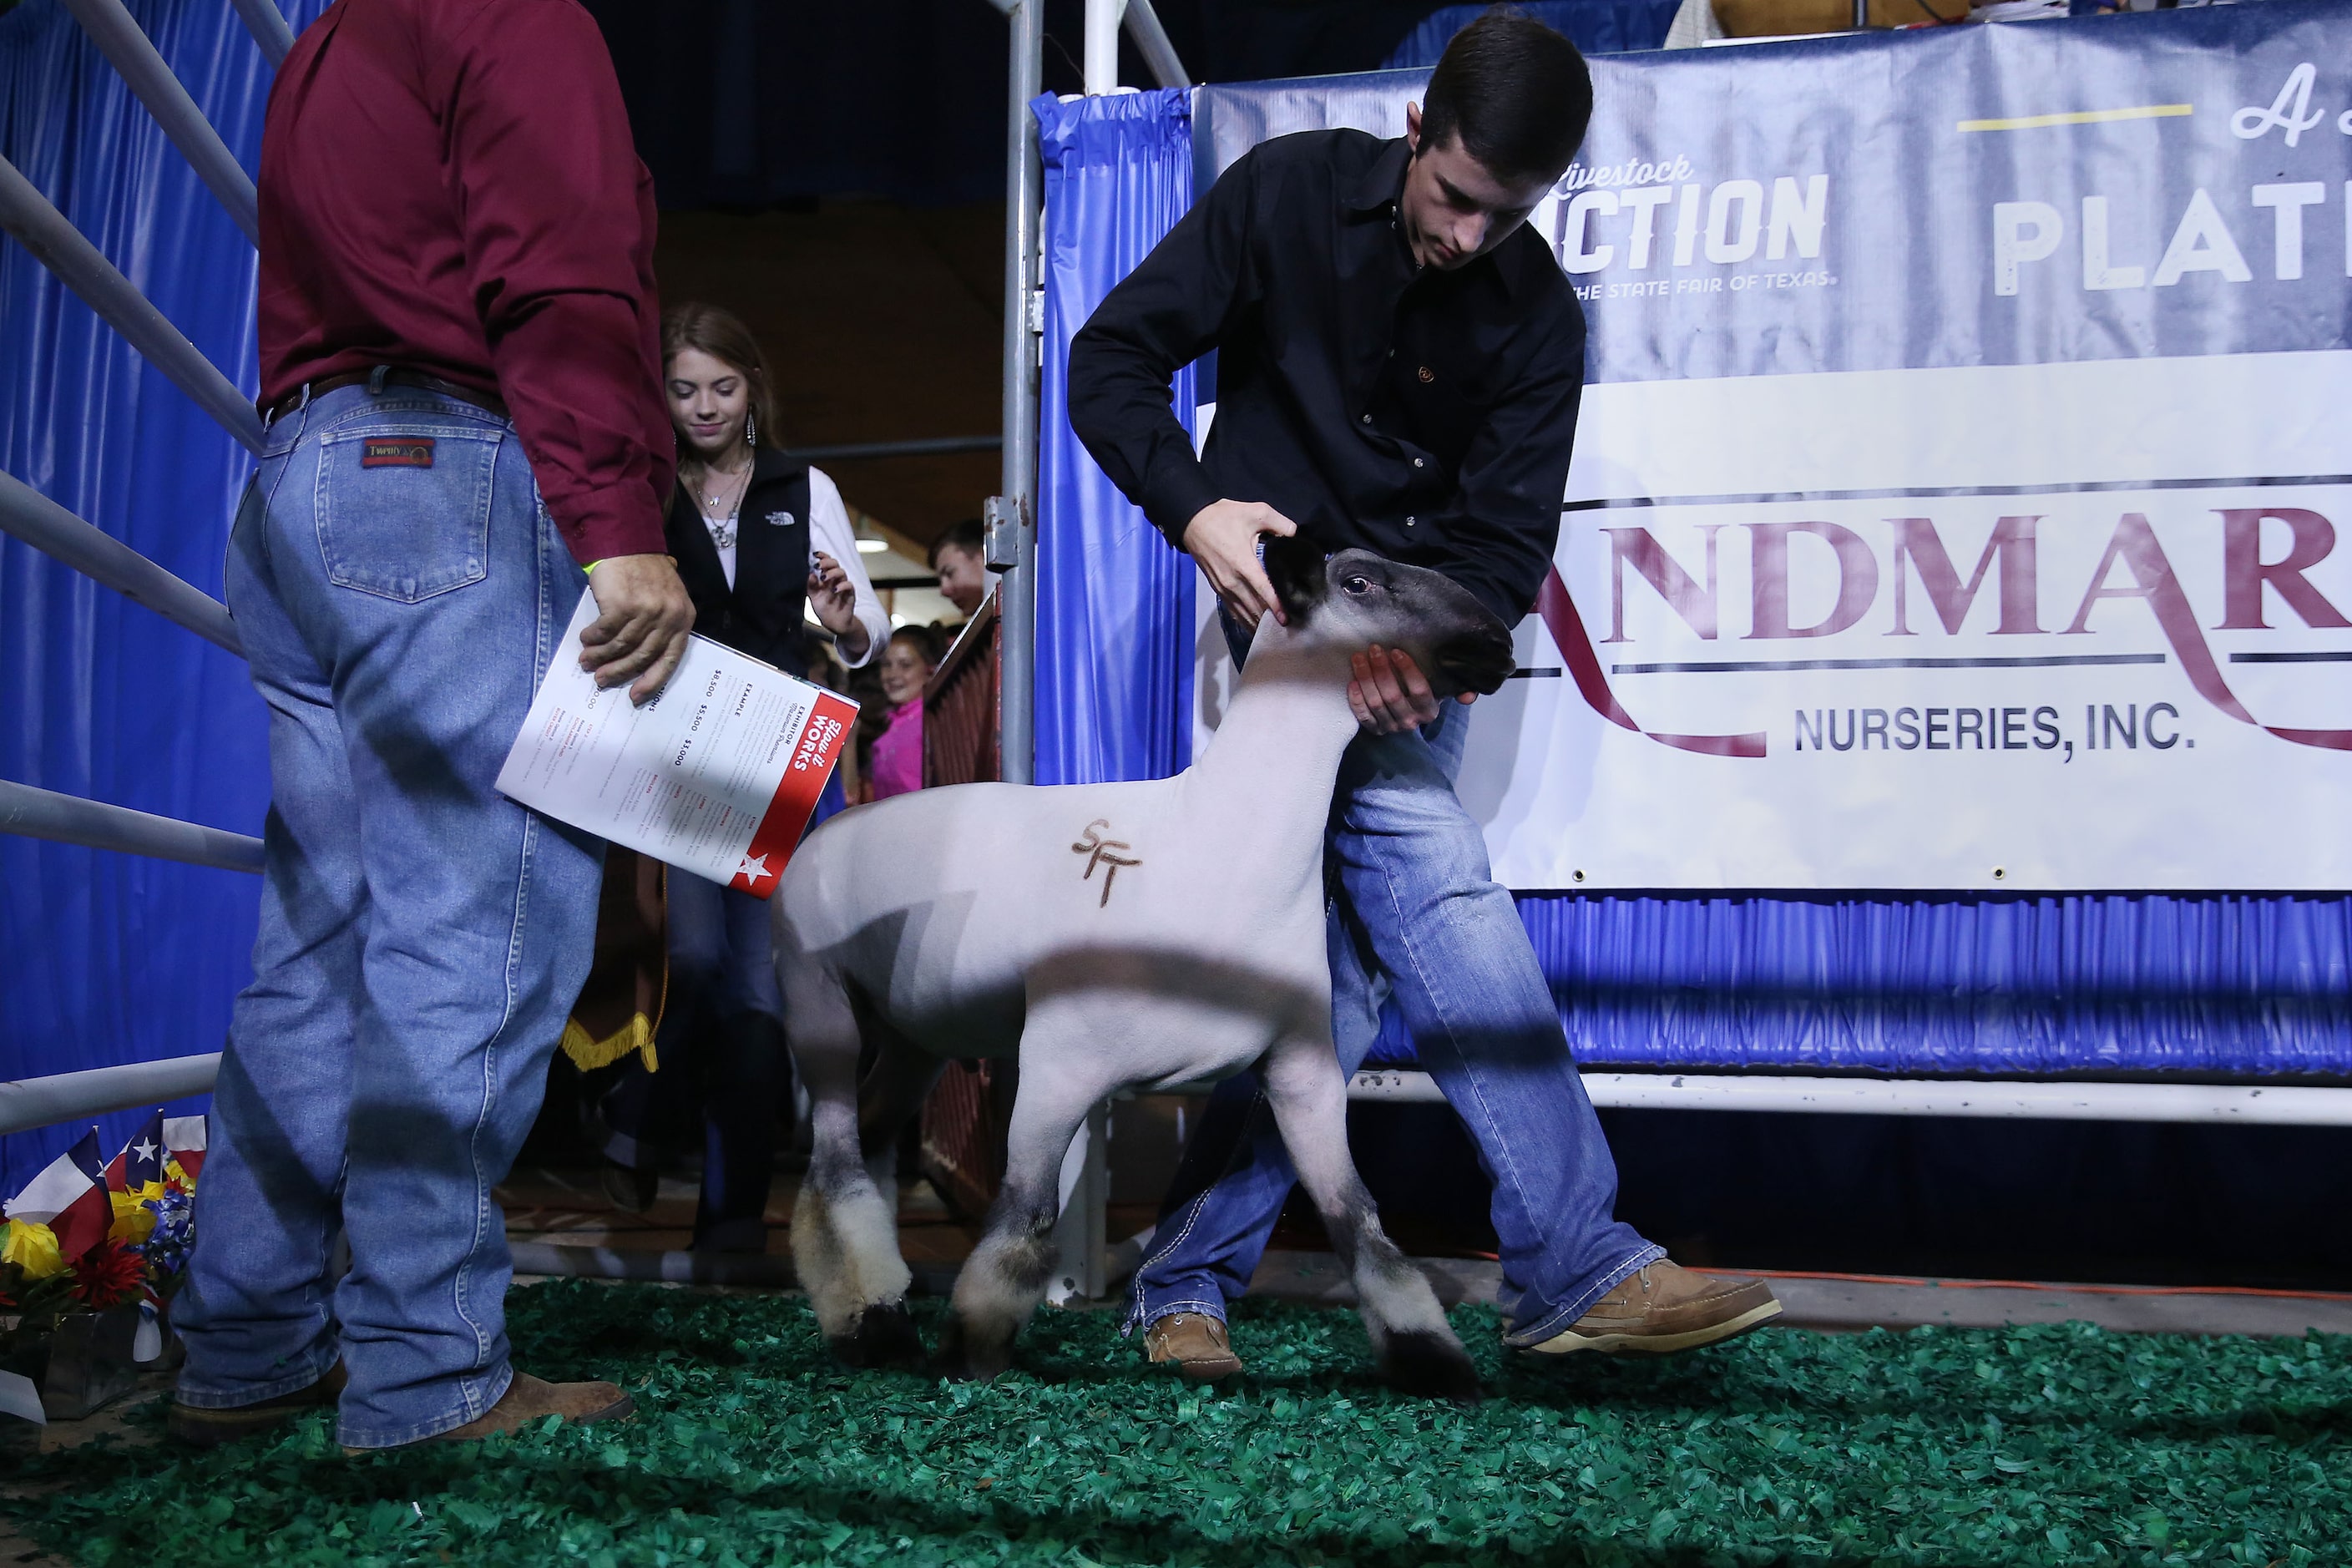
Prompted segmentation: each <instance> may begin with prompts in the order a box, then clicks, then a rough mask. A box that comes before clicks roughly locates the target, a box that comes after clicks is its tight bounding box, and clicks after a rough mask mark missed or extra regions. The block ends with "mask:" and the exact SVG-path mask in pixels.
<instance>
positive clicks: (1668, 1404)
mask: <svg viewBox="0 0 2352 1568" xmlns="http://www.w3.org/2000/svg"><path fill="white" fill-rule="evenodd" d="M1273 1316H1274V1313H1273V1312H1272V1311H1269V1310H1267V1309H1265V1307H1263V1306H1261V1305H1259V1304H1257V1303H1240V1304H1238V1306H1237V1310H1235V1312H1234V1346H1235V1348H1236V1349H1237V1350H1238V1351H1240V1352H1242V1354H1243V1356H1244V1359H1247V1358H1249V1357H1250V1356H1251V1355H1252V1353H1253V1347H1252V1346H1251V1344H1250V1339H1251V1337H1252V1336H1251V1334H1250V1329H1251V1327H1252V1325H1253V1323H1254V1321H1256V1320H1258V1319H1259V1318H1261V1317H1265V1318H1266V1319H1268V1320H1271V1319H1272V1318H1273ZM1454 1327H1455V1329H1456V1330H1457V1331H1459V1332H1460V1334H1461V1336H1462V1340H1463V1342H1464V1343H1465V1345H1466V1346H1467V1347H1468V1348H1469V1350H1470V1353H1471V1359H1472V1360H1473V1362H1474V1363H1475V1364H1476V1365H1477V1368H1478V1375H1479V1379H1480V1381H1481V1383H1482V1384H1483V1385H1484V1387H1485V1389H1486V1397H1487V1398H1488V1399H1489V1400H1491V1401H1495V1402H1496V1403H1497V1404H1500V1405H1534V1406H1537V1407H1539V1408H1543V1409H1548V1410H1554V1411H1559V1412H1562V1413H1569V1414H1573V1413H1575V1412H1578V1411H1587V1410H1610V1411H1620V1412H1627V1413H1639V1414H1643V1415H1685V1416H1690V1415H1698V1414H1701V1413H1703V1412H1710V1411H1712V1412H1725V1413H1732V1412H1744V1413H1748V1414H1758V1415H1763V1414H1784V1413H1793V1412H1797V1411H1802V1412H1803V1413H1804V1414H1805V1415H1808V1416H1809V1417H1811V1418H1815V1419H1819V1418H1824V1417H1826V1418H1829V1419H1832V1420H1843V1421H1846V1422H1850V1423H1852V1424H1853V1425H1856V1426H1859V1425H1860V1424H1861V1423H1863V1422H1864V1421H1867V1420H1869V1419H1870V1418H1872V1417H1873V1416H1894V1417H1897V1418H1906V1417H1912V1416H1916V1415H1918V1414H1919V1413H1920V1406H1919V1403H1918V1400H1917V1399H1916V1397H1915V1396H1913V1395H1911V1394H1908V1393H1906V1391H1904V1390H1902V1389H1900V1388H1889V1389H1885V1390H1883V1391H1876V1392H1874V1393H1872V1394H1869V1395H1868V1396H1866V1397H1854V1396H1852V1395H1848V1394H1837V1393H1832V1392H1830V1391H1827V1390H1825V1389H1823V1388H1822V1386H1821V1385H1820V1384H1818V1383H1802V1384H1801V1383H1800V1382H1799V1381H1798V1380H1797V1379H1796V1378H1795V1377H1794V1376H1790V1375H1784V1374H1783V1373H1782V1372H1781V1371H1780V1369H1779V1368H1777V1367H1774V1366H1772V1365H1770V1364H1769V1358H1770V1356H1771V1352H1772V1351H1773V1350H1774V1348H1775V1341H1776V1340H1784V1339H1793V1338H1794V1337H1796V1336H1802V1337H1804V1338H1805V1339H1819V1338H1821V1337H1822V1336H1820V1335H1817V1334H1814V1333H1812V1332H1811V1331H1807V1330H1801V1329H1778V1328H1769V1327H1768V1328H1765V1329H1763V1330H1760V1331H1758V1332H1757V1333H1755V1334H1753V1335H1750V1336H1748V1337H1747V1338H1746V1339H1744V1340H1743V1341H1740V1342H1734V1343H1732V1344H1729V1345H1725V1346H1722V1347H1718V1348H1716V1349H1709V1350H1699V1351H1693V1352H1686V1353H1685V1354H1683V1355H1679V1356H1673V1357H1644V1356H1608V1355H1596V1354H1581V1355H1571V1356H1539V1355H1534V1354H1530V1353H1528V1352H1518V1351H1510V1350H1506V1349H1504V1348H1503V1347H1502V1345H1501V1344H1500V1342H1498V1341H1497V1340H1496V1338H1495V1337H1494V1334H1493V1331H1492V1328H1491V1326H1489V1325H1486V1324H1472V1323H1465V1322H1461V1321H1456V1322H1455V1324H1454ZM1334 1328H1335V1330H1336V1331H1337V1332H1336V1334H1335V1338H1336V1340H1337V1343H1335V1344H1334V1345H1333V1347H1332V1349H1333V1351H1334V1352H1336V1353H1337V1354H1338V1355H1339V1357H1341V1358H1344V1360H1345V1362H1346V1363H1347V1364H1345V1365H1333V1366H1325V1367H1318V1368H1315V1369H1312V1370H1304V1371H1298V1372H1290V1373H1265V1372H1263V1371H1258V1372H1251V1373H1244V1375H1243V1377H1242V1378H1241V1379H1239V1380H1238V1381H1236V1382H1234V1383H1232V1384H1223V1385H1220V1390H1219V1392H1220V1393H1221V1394H1223V1395H1225V1396H1231V1395H1234V1394H1250V1393H1263V1394H1273V1393H1286V1394H1297V1395H1313V1394H1348V1395H1349V1396H1350V1397H1357V1398H1361V1397H1367V1396H1370V1397H1389V1398H1395V1399H1401V1400H1402V1399H1408V1398H1409V1397H1410V1396H1408V1395H1404V1394H1399V1393H1398V1392H1397V1391H1396V1390H1395V1389H1393V1388H1391V1387H1389V1386H1388V1385H1387V1384H1384V1383H1383V1382H1381V1379H1380V1377H1379V1375H1378V1373H1376V1372H1375V1371H1374V1370H1373V1364H1372V1351H1371V1346H1370V1342H1367V1341H1366V1340H1365V1339H1364V1336H1363V1333H1362V1331H1361V1329H1360V1326H1359V1325H1357V1323H1356V1321H1355V1320H1354V1319H1353V1318H1352V1317H1351V1316H1345V1315H1337V1314H1335V1316H1334ZM1269 1329H1271V1321H1269ZM1884 1332H1886V1333H1888V1334H1889V1335H1890V1337H1894V1336H1893V1331H1884ZM1079 1338H1080V1336H1079V1334H1078V1333H1077V1332H1076V1331H1075V1329H1074V1328H1073V1329H1064V1328H1063V1327H1062V1325H1060V1324H1057V1323H1056V1322H1055V1320H1054V1319H1053V1318H1052V1317H1051V1316H1046V1317H1042V1318H1040V1319H1039V1320H1038V1321H1036V1322H1034V1323H1033V1324H1031V1325H1030V1328H1029V1331H1028V1332H1027V1334H1026V1335H1025V1336H1024V1341H1023V1342H1022V1344H1021V1346H1020V1348H1019V1349H1018V1350H1016V1351H1015V1352H1014V1360H1013V1373H1014V1374H1017V1375H1023V1376H1027V1377H1032V1378H1034V1379H1036V1380H1037V1381H1038V1382H1040V1383H1045V1384H1079V1385H1087V1384H1091V1385H1097V1386H1103V1387H1113V1386H1118V1385H1126V1384H1133V1383H1134V1382H1135V1381H1136V1380H1137V1379H1138V1378H1156V1377H1160V1376H1164V1375H1165V1374H1163V1373H1156V1372H1148V1371H1145V1370H1144V1369H1143V1368H1142V1366H1141V1364H1140V1361H1141V1354H1142V1352H1141V1351H1140V1350H1138V1352H1136V1354H1137V1357H1138V1363H1139V1364H1138V1365H1137V1366H1136V1367H1135V1368H1133V1369H1131V1370H1121V1369H1117V1368H1110V1367H1106V1366H1103V1365H1101V1364H1099V1363H1095V1362H1092V1361H1090V1360H1088V1359H1087V1357H1086V1356H1085V1354H1084V1352H1082V1351H1079V1350H1077V1349H1076V1343H1077V1342H1078V1340H1079ZM1790 1348H1794V1347H1793V1346H1791V1347H1790ZM1759 1358H1761V1364H1759ZM922 1381H929V1380H928V1379H924V1378H922V1377H920V1376H919V1374H912V1375H910V1376H909V1382H910V1383H912V1382H922ZM2021 1406H2022V1407H2021ZM1431 1408H1432V1412H1433V1415H1434V1414H1435V1413H1436V1412H1437V1411H1438V1410H1439V1409H1440V1408H1442V1407H1441V1406H1438V1405H1432V1406H1431ZM1942 1414H1943V1415H1945V1416H1946V1417H1947V1418H1948V1419H1954V1420H1969V1421H1970V1422H1971V1423H1973V1422H1974V1421H1976V1420H1979V1419H1981V1417H1982V1416H1983V1415H1987V1414H1990V1415H1998V1416H1999V1417H2000V1420H2001V1422H2002V1423H2003V1424H2004V1425H2005V1426H2010V1427H2018V1428H2032V1427H2036V1426H2050V1427H2057V1428H2062V1429H2067V1430H2078V1429H2080V1428H2082V1427H2084V1426H2093V1427H2096V1428H2098V1429H2099V1430H2101V1431H2103V1432H2105V1433H2107V1434H2109V1435H2111V1436H2117V1437H2138V1438H2154V1439H2160V1440H2165V1441H2179V1442H2194V1441H2200V1440H2204V1439H2209V1438H2215V1437H2228V1436H2259V1437H2269V1438H2275V1439H2278V1440H2281V1441H2284V1442H2290V1443H2303V1442H2308V1441H2311V1440H2314V1439H2316V1438H2321V1437H2345V1438H2352V1404H2347V1403H2336V1404H2314V1405H2308V1406H2294V1407H2288V1406H2285V1405H2279V1404H2275V1403H2260V1404H2251V1405H2244V1406H2242V1407H2240V1408H2237V1409H2234V1410H2229V1411H2215V1412H2210V1413H2205V1412H2199V1413H2194V1414H2191V1413H2186V1412H2180V1411H2171V1412H2166V1413H2162V1414H2153V1415H2132V1414H2130V1413H2129V1411H2128V1410H2127V1409H2126V1408H2124V1407H2121V1406H2118V1405H2113V1404H2109V1403H2103V1402H2100V1401H2098V1400H2096V1399H2095V1398H2091V1397H2089V1396H2085V1395H2082V1394H2076V1395H2075V1396H2074V1397H2073V1398H2069V1399H2066V1400H2063V1401H2061V1402H2058V1403H2057V1404H2054V1405H2048V1404H2044V1403H2042V1402H2040V1401H2034V1400H2031V1399H2030V1398H2027V1397H2022V1396H2021V1394H2020V1393H2019V1392H2017V1391H2010V1392H2007V1393H2004V1392H2001V1391H1999V1390H1993V1389H1988V1390H1987V1391H1985V1393H1984V1394H1983V1396H1982V1397H1981V1398H1980V1399H1979V1401H1977V1402H1976V1405H1975V1406H1974V1407H1972V1408H1970V1409H1966V1410H1964V1409H1961V1408H1958V1407H1956V1406H1952V1405H1946V1406H1945V1407H1944V1409H1943V1411H1942Z"/></svg>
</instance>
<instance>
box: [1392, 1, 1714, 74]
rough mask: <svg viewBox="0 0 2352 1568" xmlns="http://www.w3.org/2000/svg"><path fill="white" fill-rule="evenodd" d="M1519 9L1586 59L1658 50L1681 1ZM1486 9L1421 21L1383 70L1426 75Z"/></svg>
mask: <svg viewBox="0 0 2352 1568" xmlns="http://www.w3.org/2000/svg"><path fill="white" fill-rule="evenodd" d="M1517 3H1518V8H1519V9H1520V10H1522V11H1525V12H1526V13H1527V14H1528V15H1529V16H1533V17H1534V18H1535V19H1536V20H1537V21H1538V22H1541V23H1542V24H1543V25H1544V26H1548V27H1550V28H1553V29H1555V30H1557V31H1559V32H1561V33H1565V34H1567V35H1568V37H1569V39H1570V42H1572V43H1574V44H1575V45H1576V47H1578V48H1580V49H1582V50H1583V51H1584V52H1585V53H1586V54H1588V55H1615V54H1622V53H1624V52H1626V51H1627V50H1629V49H1654V48H1657V47H1661V46H1663V45H1664V43H1665V41H1666V29H1667V28H1669V27H1671V26H1674V25H1675V12H1676V11H1677V10H1680V9H1681V8H1682V0H1517ZM1484 10H1486V6H1485V5H1448V6H1446V7H1445V8H1444V10H1442V11H1434V12H1432V13H1431V14H1430V15H1429V16H1426V17H1424V18H1423V20H1422V23H1421V25H1420V26H1417V27H1415V28H1414V29H1413V30H1412V32H1410V33H1407V34H1406V35H1405V37H1404V42H1402V43H1401V44H1399V45H1398V46H1397V47H1396V48H1395V49H1394V50H1393V51H1391V53H1390V55H1389V58H1387V59H1385V60H1383V61H1381V69H1382V70H1427V69H1428V68H1430V67H1432V66H1433V65H1435V64H1436V63H1437V58H1438V56H1440V55H1442V54H1444V52H1445V46H1446V45H1447V44H1450V43H1452V42H1453V41H1454V34H1456V33H1458V32H1460V31H1461V30H1462V29H1463V28H1465V27H1466V26H1469V25H1470V24H1471V23H1473V22H1475V21H1476V20H1477V19H1478V15H1479V13H1480V12H1482V11H1484Z"/></svg>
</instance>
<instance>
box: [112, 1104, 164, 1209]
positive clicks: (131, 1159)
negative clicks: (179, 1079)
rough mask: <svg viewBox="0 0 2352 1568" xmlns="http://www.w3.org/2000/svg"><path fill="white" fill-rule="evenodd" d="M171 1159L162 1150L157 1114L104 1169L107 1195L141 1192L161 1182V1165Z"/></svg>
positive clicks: (161, 1135) (161, 1133)
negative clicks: (150, 1185) (108, 1193)
mask: <svg viewBox="0 0 2352 1568" xmlns="http://www.w3.org/2000/svg"><path fill="white" fill-rule="evenodd" d="M170 1157H171V1156H170V1154H169V1153H168V1152H166V1151H165V1149H164V1147H163V1112H162V1111H160V1110H159V1111H157V1112H156V1113H155V1114H154V1115H152V1116H151V1117H149V1118H148V1119H147V1125H146V1126H144V1127H142V1128H141V1129H140V1130H139V1136H138V1137H136V1138H133V1139H132V1140H131V1142H128V1143H125V1144H124V1145H123V1146H122V1152H121V1153H120V1154H117V1155H116V1156H115V1157H114V1158H113V1160H112V1161H111V1162H110V1163H109V1164H108V1165H107V1167H106V1190H107V1191H108V1192H110V1193H136V1192H143V1191H144V1190H145V1189H146V1188H147V1186H148V1185H149V1184H151V1183H155V1182H161V1181H162V1180H163V1162H164V1161H165V1160H167V1159H169V1158H170Z"/></svg>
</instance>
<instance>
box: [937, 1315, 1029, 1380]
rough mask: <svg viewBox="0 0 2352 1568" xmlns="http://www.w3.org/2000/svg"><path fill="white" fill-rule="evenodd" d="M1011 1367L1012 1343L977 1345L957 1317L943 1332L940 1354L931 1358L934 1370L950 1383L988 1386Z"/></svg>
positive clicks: (950, 1320) (941, 1333)
mask: <svg viewBox="0 0 2352 1568" xmlns="http://www.w3.org/2000/svg"><path fill="white" fill-rule="evenodd" d="M1012 1364H1013V1347H1012V1346H1011V1345H1010V1344H1005V1345H1003V1346H998V1347H989V1346H985V1345H980V1344H976V1343H974V1342H971V1339H970V1337H969V1336H968V1335H966V1334H965V1332H964V1329H963V1324H962V1323H961V1321H959V1320H957V1319H954V1318H950V1319H949V1320H948V1326H947V1327H946V1328H945V1329H944V1330H942V1331H940V1352H939V1354H938V1355H936V1356H934V1357H932V1358H931V1370H932V1371H933V1372H935V1373H938V1374H939V1375H940V1376H941V1377H944V1378H946V1379H947V1380H948V1381H949V1382H950V1383H987V1382H990V1381H992V1379H994V1378H995V1376H996V1374H997V1373H1001V1372H1003V1371H1004V1370H1006V1369H1007V1368H1009V1367H1010V1366H1012Z"/></svg>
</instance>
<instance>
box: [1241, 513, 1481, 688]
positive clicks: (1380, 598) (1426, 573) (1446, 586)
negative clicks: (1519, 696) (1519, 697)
mask: <svg viewBox="0 0 2352 1568" xmlns="http://www.w3.org/2000/svg"><path fill="white" fill-rule="evenodd" d="M1265 570H1266V575H1267V577H1268V578H1269V579H1271V580H1272V582H1273V584H1274V588H1275V592H1276V594H1277V595H1279V596H1280V597H1281V600H1282V608H1283V614H1284V615H1285V616H1287V617H1288V619H1289V624H1290V626H1291V630H1292V632H1293V635H1295V636H1297V637H1301V638H1302V639H1304V640H1307V641H1310V642H1314V643H1318V644H1320V645H1322V646H1324V647H1345V648H1347V649H1349V651H1351V652H1352V651H1354V650H1355V649H1358V648H1362V647H1370V645H1372V644H1374V643H1378V644H1380V645H1381V647H1392V648H1402V649H1403V650H1404V651H1405V652H1407V653H1409V654H1411V655H1412V661H1413V663H1415V664H1416V665H1418V666H1420V667H1421V670H1422V673H1423V674H1424V675H1426V676H1427V677H1428V678H1429V683H1430V686H1431V688H1432V689H1433V690H1434V691H1435V692H1436V693H1437V695H1438V696H1440V697H1452V696H1454V695H1455V694H1457V693H1459V692H1463V691H1475V692H1478V693H1479V694H1480V695H1482V696H1484V695H1487V694H1490V693H1492V692H1494V691H1495V690H1496V689H1498V688H1499V687H1501V685H1502V684H1503V680H1504V679H1505V678H1506V677H1507V676H1508V675H1509V674H1510V673H1511V668H1512V666H1513V664H1514V663H1515V662H1516V661H1515V659H1514V658H1513V657H1512V651H1511V632H1510V628H1509V627H1507V626H1505V625H1504V624H1503V623H1502V620H1501V618H1500V617H1498V616H1496V614H1495V613H1494V612H1493V611H1492V610H1489V609H1488V608H1486V605H1482V604H1480V603H1479V602H1478V601H1477V600H1476V599H1475V597H1473V596H1472V595H1471V594H1470V591H1469V590H1468V589H1466V588H1464V587H1462V586H1461V585H1460V584H1456V583H1454V582H1453V581H1452V580H1451V579H1449V578H1447V577H1446V576H1445V575H1444V574H1443V573H1439V572H1433V571H1431V570H1430V569H1429V568H1428V567H1426V566H1408V565H1406V564H1404V563H1402V562H1401V561H1391V560H1388V559H1387V558H1385V557H1383V556H1379V555H1375V554H1373V553H1372V552H1370V551H1369V550H1343V551H1341V552H1339V554H1337V555H1334V556H1332V557H1331V558H1330V559H1328V561H1327V560H1326V559H1324V556H1323V552H1322V551H1321V550H1320V549H1318V547H1317V546H1315V545H1314V544H1312V543H1309V542H1307V541H1306V540H1303V539H1298V538H1295V537H1294V538H1290V539H1269V540H1267V541H1266V542H1265Z"/></svg>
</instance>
